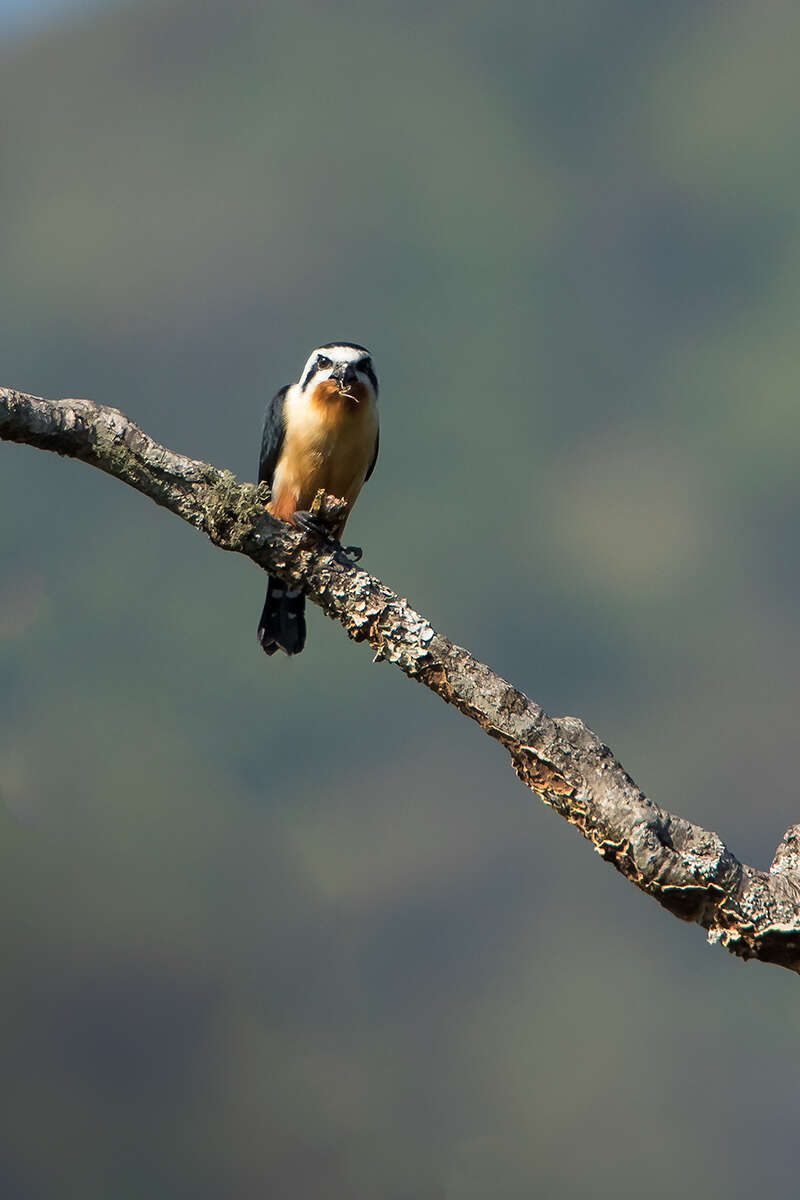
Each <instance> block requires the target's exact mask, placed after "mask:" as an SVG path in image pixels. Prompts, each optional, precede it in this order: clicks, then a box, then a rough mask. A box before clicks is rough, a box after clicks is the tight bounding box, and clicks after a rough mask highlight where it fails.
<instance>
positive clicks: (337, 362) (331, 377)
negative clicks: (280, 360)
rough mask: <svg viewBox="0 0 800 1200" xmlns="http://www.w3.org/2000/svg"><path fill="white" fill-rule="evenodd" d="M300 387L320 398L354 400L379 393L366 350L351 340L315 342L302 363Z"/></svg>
mask: <svg viewBox="0 0 800 1200" xmlns="http://www.w3.org/2000/svg"><path fill="white" fill-rule="evenodd" d="M300 387H301V388H302V389H303V391H304V392H309V393H313V394H315V395H316V396H317V397H319V398H321V399H324V398H333V397H347V398H348V399H349V400H351V401H353V402H355V403H356V404H360V403H363V402H367V401H369V400H370V399H372V400H376V399H377V396H378V379H377V376H376V374H375V369H374V367H373V365H372V359H371V357H370V353H369V350H365V348H364V347H363V346H357V345H356V344H355V343H354V342H329V343H328V345H326V346H318V347H317V349H316V350H314V351H313V352H312V353H311V354H310V355H309V358H308V361H307V363H306V365H305V366H304V367H303V373H302V375H301V376H300Z"/></svg>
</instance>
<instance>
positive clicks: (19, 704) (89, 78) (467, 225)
mask: <svg viewBox="0 0 800 1200" xmlns="http://www.w3.org/2000/svg"><path fill="white" fill-rule="evenodd" d="M21 7H23V6H20V5H8V6H7V7H6V8H5V9H4V10H3V12H2V13H0V33H2V50H0V65H1V66H2V71H0V104H1V105H2V112H3V120H2V126H1V127H0V164H1V168H2V169H1V170H0V278H1V279H2V284H3V286H2V294H1V295H0V306H1V308H2V317H1V318H0V330H1V331H2V333H1V335H0V382H1V383H2V384H4V385H9V386H14V387H18V388H20V389H22V390H25V391H29V392H34V393H37V394H40V395H46V396H52V397H58V396H89V397H91V398H92V399H95V400H97V401H100V402H102V403H107V404H112V405H114V406H116V407H119V408H121V409H123V411H125V412H126V413H127V414H128V415H130V416H131V417H132V418H133V419H134V420H136V421H138V422H139V423H140V424H141V425H143V426H144V428H145V429H147V430H148V432H150V433H151V434H153V435H154V436H155V437H157V438H159V439H161V440H162V441H164V442H166V443H167V444H168V445H169V446H171V447H172V448H173V449H175V450H179V451H183V452H185V453H187V454H190V455H193V456H198V457H202V458H206V459H210V460H212V461H214V462H215V463H217V464H218V465H220V466H225V467H229V468H231V469H232V470H233V471H235V472H236V474H237V475H238V476H239V477H240V478H243V479H253V478H254V476H255V472H256V463H257V456H258V444H259V438H260V424H261V417H262V411H263V404H264V401H265V399H266V397H267V396H268V395H271V393H272V392H273V391H274V390H275V389H276V388H277V387H278V386H279V385H280V384H282V383H284V382H286V381H287V380H290V379H293V378H295V377H296V374H297V372H298V371H299V369H300V366H301V365H302V362H303V361H304V359H305V357H306V355H307V354H308V352H309V351H310V350H311V348H312V347H313V346H315V345H317V344H318V343H320V342H325V341H330V340H332V339H336V338H345V339H352V340H356V341H359V342H363V343H364V344H366V345H368V346H369V347H370V348H371V349H372V351H373V353H374V356H375V361H376V364H377V366H378V370H379V372H380V375H381V380H382V422H383V430H382V454H381V459H380V461H379V464H378V469H377V471H376V473H375V475H374V477H373V480H372V481H371V483H370V484H369V487H368V489H367V490H366V491H365V493H364V495H363V497H362V500H361V502H360V505H359V507H358V509H357V510H356V514H355V516H354V518H353V520H352V521H351V523H350V527H349V530H348V532H349V533H350V534H351V536H352V539H353V540H354V541H356V542H359V543H361V544H363V545H364V547H365V548H366V554H365V565H366V566H367V567H368V569H370V570H371V571H373V572H375V573H376V574H378V575H380V576H381V577H382V578H384V579H385V580H386V582H387V583H388V584H390V585H392V586H394V587H396V588H397V589H398V590H399V591H401V592H402V594H404V595H407V596H408V597H409V599H410V600H411V601H412V603H414V604H415V605H416V606H417V607H418V608H420V609H421V610H422V611H423V612H424V613H425V614H426V616H428V617H429V618H430V619H431V620H432V621H433V622H434V624H435V625H437V626H438V627H439V628H441V629H442V630H443V631H444V632H446V633H447V634H448V635H449V636H451V637H453V638H455V639H456V640H457V641H459V642H462V643H464V644H465V645H467V646H469V647H470V648H471V649H472V650H473V651H474V652H475V653H476V654H478V655H479V656H480V657H482V658H484V659H486V660H487V661H489V662H490V663H492V665H493V666H495V667H496V668H497V669H498V670H500V671H501V672H502V673H504V674H505V675H507V676H508V677H509V678H510V679H512V680H513V681H514V682H515V683H516V684H517V685H518V686H520V687H522V688H524V689H525V690H526V691H528V692H529V694H531V695H532V696H533V697H535V698H536V699H537V700H538V701H540V702H541V703H542V704H544V706H545V707H546V708H547V709H549V710H550V711H551V712H557V713H560V712H571V713H576V714H578V715H580V716H582V717H583V718H584V719H586V720H587V721H588V722H589V724H590V725H591V726H592V727H593V728H594V729H596V731H597V732H598V733H599V734H600V735H601V736H602V737H603V738H604V739H605V740H607V741H608V742H609V743H610V745H611V746H612V747H613V748H614V750H615V751H616V752H617V753H618V754H619V755H620V757H621V758H622V760H623V762H624V763H625V765H626V767H627V768H628V769H629V770H630V771H631V772H632V773H633V774H634V776H635V778H636V779H637V781H638V782H639V783H640V785H641V786H642V787H643V788H645V789H646V790H647V791H648V792H649V793H650V794H651V795H652V796H653V797H654V798H655V799H656V800H658V801H659V802H660V803H661V804H663V805H665V806H666V807H668V808H671V809H673V810H674V811H677V812H680V813H681V814H683V815H685V816H688V817H690V818H691V819H692V820H694V821H697V822H699V823H702V824H704V825H707V826H709V827H711V828H713V829H716V830H718V831H719V832H720V833H721V835H722V836H723V837H724V838H725V839H726V840H727V841H728V842H729V844H730V845H731V847H732V849H733V850H734V852H735V853H737V854H738V855H739V856H740V857H743V858H745V859H746V860H747V861H750V862H752V863H754V864H755V865H758V866H761V867H765V866H766V865H767V864H768V863H769V860H770V857H771V855H772V852H773V850H774V847H775V845H776V844H777V842H778V840H779V838H780V836H781V835H782V833H783V831H784V829H785V828H786V826H787V825H788V824H790V823H791V822H793V821H796V820H797V819H798V816H799V815H800V814H798V807H797V796H796V787H797V785H796V762H795V760H796V755H797V746H798V737H797V693H798V688H799V687H800V682H799V681H800V618H799V617H798V604H797V597H798V593H799V592H800V552H799V551H798V541H797V537H796V527H797V517H796V513H797V509H798V504H800V480H799V479H798V471H797V463H798V456H799V455H800V414H799V413H798V404H797V386H798V378H799V376H800V372H799V371H798V366H797V345H798V332H797V330H798V315H797V314H798V306H799V305H800V217H799V216H798V214H799V213H800V158H798V154H797V130H798V124H799V123H800V92H799V91H798V87H797V59H798V52H799V51H800V8H798V6H797V5H796V4H794V3H791V2H790V0H771V2H770V3H768V4H763V3H756V2H755V0H748V2H743V0H731V2H730V3H728V4H724V5H723V4H716V5H711V4H702V5H701V4H697V3H690V2H689V0H669V2H666V3H662V4H658V5H657V4H652V3H642V2H641V0H608V2H606V3H603V4H598V3H596V2H594V0H559V2H556V0H550V2H549V3H525V2H524V0H496V2H495V3H494V4H492V5H489V4H477V3H474V2H471V0H463V2H462V3H460V4H457V3H455V2H454V0H449V2H444V3H436V4H433V5H428V4H425V5H423V4H420V3H416V2H415V0H404V3H402V4H401V3H387V2H384V3H375V2H374V0H373V2H372V3H366V2H359V0H346V2H344V3H340V4H337V5H332V4H322V3H314V2H312V0H299V2H295V3H288V2H286V0H280V2H278V3H274V4H265V3H260V2H257V0H227V2H226V3H221V2H220V3H211V2H205V3H201V2H200V0H141V2H139V3H128V4H124V3H120V4H116V5H115V4H112V3H107V4H105V5H98V4H95V5H94V6H87V5H72V6H70V5H69V4H62V5H61V6H60V7H58V6H55V5H48V4H44V5H41V6H39V8H38V10H37V12H36V13H35V14H34V13H33V11H32V9H31V8H30V7H29V8H28V9H27V10H26V12H25V13H24V14H22V16H23V17H24V19H20V15H21V14H20V8H21ZM12 10H16V11H12ZM31 16H34V18H35V19H33V20H30V19H28V18H29V17H31ZM0 556H1V559H2V574H1V575H0V637H1V638H2V640H0V793H1V799H2V803H1V804H0V938H1V939H2V940H1V942H0V944H1V945H2V956H3V967H2V975H1V976H0V977H1V978H2V983H1V984H0V1014H1V1017H2V1037H1V1038H0V1078H2V1085H1V1088H2V1091H1V1092H0V1094H1V1095H2V1100H0V1110H2V1111H1V1114H0V1115H1V1116H2V1119H1V1120H0V1195H2V1197H3V1198H4V1200H17V1198H24V1200H29V1198H31V1200H32V1198H39V1197H43V1198H47V1200H50V1198H53V1200H55V1198H58V1200H62V1198H63V1197H65V1196H69V1197H72V1196H76V1197H78V1196H79V1197H81V1200H95V1198H97V1200H107V1198H108V1197H113V1198H114V1200H128V1198H130V1200H138V1198H139V1197H147V1198H148V1200H162V1198H163V1200H173V1198H180V1197H187V1198H189V1197H191V1198H192V1200H198V1198H199V1200H205V1198H208V1200H212V1198H213V1200H217V1198H219V1197H223V1196H236V1197H244V1198H250V1197H253V1198H254V1200H255V1198H256V1197H264V1196H269V1197H276V1198H283V1197H286V1198H289V1197H292V1198H296V1197H299V1198H305V1197H317V1196H318V1197H325V1198H326V1200H328V1198H333V1200H337V1198H339V1197H342V1198H343V1200H344V1198H350V1197H356V1198H359V1200H360V1198H362V1197H363V1198H365V1200H366V1198H372V1197H382V1198H384V1197H385V1198H386V1200H483V1198H488V1197H492V1198H498V1200H521V1198H523V1197H531V1196H548V1197H550V1196H552V1197H558V1198H559V1200H561V1198H564V1200H571V1198H573V1197H574V1198H576V1200H577V1198H582V1197H586V1196H614V1197H619V1198H621V1200H625V1198H628V1197H631V1198H632V1197H638V1196H641V1195H642V1194H644V1193H645V1192H646V1194H647V1195H648V1196H649V1197H654V1198H656V1200H659V1198H661V1197H668V1196H673V1195H675V1194H676V1193H677V1192H680V1193H686V1194H691V1195H700V1194H702V1195H706V1196H712V1197H713V1196H722V1195H725V1196H726V1197H729V1198H733V1200H736V1198H739V1197H742V1198H743V1197H746V1196H750V1195H751V1193H752V1190H753V1189H754V1188H757V1189H758V1190H759V1193H760V1194H763V1195H770V1194H772V1195H774V1194H777V1193H778V1191H779V1190H785V1189H787V1188H788V1189H789V1190H791V1188H792V1186H793V1184H792V1181H794V1186H796V1142H797V1122H798V1095H799V1094H800V1072H799V1071H798V1066H799V1065H800V1064H799V1063H798V1049H799V1048H800V1020H799V1019H798V1000H797V997H798V991H797V981H796V979H795V978H794V977H793V976H792V975H790V974H789V973H787V972H782V971H779V970H777V969H775V968H767V967H763V966H760V965H744V964H742V963H740V962H738V961H736V960H734V959H733V958H731V957H729V956H728V955H727V954H725V953H724V952H723V951H721V950H719V949H709V948H707V947H706V946H705V943H704V938H703V935H702V932H701V931H700V930H698V929H697V928H695V927H691V926H685V925H682V924H681V923H679V922H677V921H676V920H674V919H673V918H672V917H670V916H668V915H667V914H666V913H664V912H663V911H662V910H660V909H659V908H658V907H657V906H656V905H655V904H653V903H652V902H651V901H650V900H647V899H646V898H645V897H643V896H641V895H639V894H638V893H637V892H635V891H634V890H633V889H632V888H631V887H630V886H629V885H628V884H626V883H625V882H624V881H622V880H621V879H620V878H619V877H618V876H616V875H615V874H614V873H613V872H612V871H611V870H610V869H609V868H608V867H607V866H605V865H604V864H603V863H601V862H600V860H599V859H598V858H597V856H596V855H595V854H593V853H592V852H591V850H590V848H589V847H588V846H587V844H586V843H585V842H583V841H582V840H581V839H580V838H579V837H578V836H576V834H575V832H574V831H573V830H571V829H569V828H568V827H567V826H566V825H565V824H563V823H562V822H561V821H560V820H559V819H557V818H556V817H555V816H554V815H553V814H552V813H550V812H549V811H548V810H546V809H545V808H543V807H542V806H541V805H540V804H539V803H538V801H536V800H535V799H534V798H533V797H532V796H531V795H529V794H528V793H527V792H526V791H525V790H524V789H523V788H522V787H521V786H520V785H519V784H518V783H517V782H516V781H515V778H514V776H513V774H512V772H511V770H510V769H509V766H508V763H507V761H506V759H505V756H504V754H503V753H502V752H501V751H500V749H499V748H498V747H496V746H495V745H493V744H492V743H491V742H490V741H489V740H488V739H486V738H485V737H483V736H482V735H481V734H480V733H479V731H478V730H477V729H476V728H475V727H473V726H470V725H469V724H468V723H467V722H466V721H464V719H463V718H462V717H460V716H458V715H457V714H456V713H455V712H453V711H449V710H448V709H446V708H445V706H444V705H443V704H441V702H440V701H438V700H436V699H435V698H434V697H432V696H431V695H429V694H428V693H426V692H425V691H424V690H423V689H421V688H417V687H413V686H411V685H410V684H409V683H408V682H407V681H406V680H404V679H403V678H402V677H401V676H400V675H399V674H398V673H397V672H396V671H394V670H392V669H391V668H389V667H387V666H385V665H382V666H373V665H372V663H371V657H370V654H369V651H368V650H367V648H365V647H354V646H352V645H351V644H349V643H348V642H347V640H346V638H345V636H344V635H343V633H342V631H341V630H340V629H339V628H338V627H336V626H334V625H333V624H331V623H330V622H328V621H326V620H325V618H324V617H323V616H322V615H321V614H320V613H319V612H318V610H313V611H312V613H311V621H310V637H309V646H308V650H307V652H306V653H305V654H304V655H303V656H302V657H301V658H299V659H297V660H295V661H292V662H288V661H285V660H283V659H282V660H281V661H275V660H271V661H268V660H267V659H265V658H264V656H263V655H262V654H260V652H259V651H258V648H257V645H256V640H255V626H256V621H257V618H258V614H259V611H260V607H261V603H262V599H263V586H264V579H263V575H262V574H261V573H260V572H259V571H258V570H257V569H256V568H255V567H254V566H253V565H252V564H251V563H248V562H246V561H244V560H239V559H236V558H234V557H229V556H226V555H223V554H221V553H219V551H218V550H216V549H214V548H213V547H212V546H211V545H210V544H209V543H208V542H207V541H205V540H204V539H203V538H201V537H198V536H197V535H196V534H195V533H194V532H192V531H191V530H190V529H189V528H188V527H187V526H186V525H183V524H181V523H180V522H179V521H177V520H176V519H175V518H173V517H171V516H170V515H168V514H166V513H164V512H163V511H161V510H159V509H157V508H156V507H155V506H153V505H151V504H150V503H149V502H148V501H146V500H145V499H144V498H143V497H141V496H140V495H137V494H136V493H134V492H133V491H131V490H129V489H126V488H124V487H122V486H120V485H119V484H117V483H115V482H114V481H112V480H110V479H108V478H107V477H105V476H103V475H101V474H100V473H99V472H97V471H93V470H89V469H87V468H86V467H84V466H82V465H80V464H77V463H75V462H71V461H66V460H61V459H58V458H56V457H53V456H50V455H47V454H44V453H42V452H39V451H34V450H31V449H28V448H25V447H18V446H10V445H6V444H0Z"/></svg>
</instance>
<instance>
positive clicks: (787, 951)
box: [0, 389, 800, 972]
mask: <svg viewBox="0 0 800 1200" xmlns="http://www.w3.org/2000/svg"><path fill="white" fill-rule="evenodd" d="M0 437H2V438H3V439H5V440H7V441H12V442H22V443H26V444H27V445H30V446H38V447H39V448H40V449H43V450H53V451H55V452H56V453H58V454H66V455H69V456H70V457H72V458H79V459H83V461H84V462H88V463H90V464H91V465H92V466H95V467H99V468H100V469H101V470H102V471H106V472H107V473H108V474H109V475H114V476H115V477H116V478H117V479H121V480H122V482H123V483H127V484H130V486H131V487H134V488H136V489H137V490H138V491H140V492H143V493H144V494H145V495H146V496H149V497H150V498H151V500H155V502H156V503H157V504H161V505H163V506H164V507H165V508H168V509H170V510H171V511H172V512H174V513H176V514H177V515H178V516H179V517H182V518H183V520H184V521H188V522H189V524H190V525H194V526H195V528H196V529H200V530H202V532H203V533H205V534H207V535H208V537H209V538H210V539H211V541H212V542H214V544H215V545H217V546H220V547H221V548H222V549H223V550H234V551H236V552H237V553H239V554H244V555H246V556H247V557H248V558H251V559H252V560H253V561H254V562H256V563H258V565H259V566H261V567H263V568H264V569H265V570H269V571H270V572H272V573H273V574H275V575H279V576H281V577H282V578H283V579H284V580H286V581H287V582H289V583H291V584H292V585H294V586H295V587H298V586H302V587H303V588H304V589H305V591H306V593H307V595H308V596H309V597H310V599H311V600H313V601H314V603H315V604H318V605H319V606H320V607H321V608H322V609H324V611H325V612H326V613H327V614H328V616H330V617H333V618H334V619H335V620H337V621H339V622H340V624H342V625H343V626H344V628H345V630H346V631H347V633H348V634H349V636H350V637H351V638H353V639H354V640H355V641H368V642H369V643H370V645H371V646H372V647H373V649H374V650H375V655H376V659H386V660H388V661H389V662H392V663H395V664H396V665H397V666H398V667H399V668H400V670H401V671H403V672H404V673H405V674H406V675H408V676H409V678H411V679H416V680H418V681H419V682H420V683H423V684H425V686H426V687H428V688H430V689H431V691H434V692H436V693H437V695H439V696H441V697H442V699H443V700H446V701H447V702H448V704H453V705H455V707H456V708H458V709H459V710H460V711H461V712H462V713H464V714H465V716H467V717H469V718H470V719H471V720H473V721H475V722H477V724H478V725H480V726H481V728H482V729H484V730H485V731H486V733H488V734H489V736H490V737H492V738H495V739H496V740H497V741H498V742H500V743H501V744H502V745H503V746H505V748H506V749H507V750H508V752H509V754H510V756H511V762H512V764H513V767H514V770H515V771H516V773H517V775H518V776H519V778H520V779H521V780H522V782H523V783H525V784H526V785H527V786H528V787H529V788H531V790H532V791H534V792H536V793H537V794H538V795H539V796H541V798H542V800H544V802H545V803H546V804H549V805H551V806H552V807H553V808H555V809H556V810H557V811H558V812H559V813H560V814H561V815H562V816H563V817H565V818H566V820H567V821H569V822H571V824H573V825H576V826H577V827H578V829H579V830H580V831H581V833H583V834H584V836H585V837H586V838H588V840H589V841H590V842H592V844H593V845H594V847H595V849H596V850H597V851H598V853H599V854H600V855H601V856H602V857H603V858H604V859H605V860H606V861H607V862H610V863H612V864H613V865H614V866H615V867H616V868H617V870H618V871H619V872H620V873H621V874H622V875H624V876H625V878H626V879H629V880H630V881H631V882H632V883H634V884H636V886H637V887H638V888H640V889H641V890H642V891H643V892H647V894H648V895H650V896H653V897H654V898H655V899H656V900H658V901H659V903H660V904H662V905H663V906H664V907H665V908H667V909H669V911H670V912H672V913H674V914H675V915H676V916H678V917H681V918H683V919H684V920H687V921H696V922H697V923H698V924H699V925H702V926H703V928H704V929H706V930H707V931H708V938H709V941H712V942H721V943H722V944H723V945H724V946H726V947H727V948H728V949H729V950H730V951H731V952H732V953H734V954H737V955H739V956H740V957H741V958H757V959H760V960H761V961H762V962H771V963H777V964H778V965H780V966H783V967H788V968H789V969H790V970H792V971H797V972H800V824H798V825H793V826H792V827H791V828H790V829H789V830H788V831H787V833H786V835H785V836H784V838H783V840H782V841H781V843H780V845H779V846H778V849H777V851H776V853H775V857H774V859H773V862H772V866H771V867H770V870H769V872H763V871H757V870H755V868H753V867H749V866H746V865H745V864H744V863H741V862H739V860H738V859H736V858H735V857H734V855H733V854H732V853H731V852H730V850H729V849H728V848H727V846H726V845H725V843H724V842H723V841H722V839H721V838H720V837H719V836H718V835H717V834H716V833H712V832H710V831H708V830H706V829H702V828H700V826H698V825H693V824H692V823H691V822H690V821H687V820H685V819H684V818H683V817H678V816H674V815H673V814H672V813H669V812H667V811H665V810H664V809H662V808H659V807H658V806H657V805H656V804H654V803H653V801H652V800H649V799H648V798H647V797H646V796H644V795H643V793H642V792H641V791H640V790H639V789H638V787H637V786H636V784H635V783H634V782H633V780H632V779H631V778H630V776H629V775H628V774H627V773H626V771H625V770H624V768H623V767H622V765H621V764H620V763H619V762H617V760H616V759H615V758H614V756H613V754H612V753H611V751H610V750H609V749H608V747H607V746H605V745H603V743H602V742H601V741H600V739H599V738H598V737H597V736H596V735H595V734H594V733H592V732H591V730H589V729H587V728H586V726H585V725H584V724H583V722H582V721H579V720H578V719H577V718H575V717H550V716H548V715H547V713H545V712H544V711H543V710H542V709H541V708H540V707H539V705H538V704H536V703H535V702H534V701H532V700H529V699H528V697H527V696H525V695H524V694H523V693H522V692H519V691H517V689H516V688H515V687H513V686H512V685H511V684H509V683H507V682H506V680H504V679H501V677H500V676H499V675H496V674H495V673H494V671H492V670H490V668H489V667H487V666H485V665H484V664H483V663H481V662H478V661H477V660H476V659H474V658H473V657H472V655H471V654H469V653H468V651H466V650H464V649H463V648H462V647H461V646H456V645H454V644H453V643H452V642H450V641H448V639H447V638H446V637H444V636H442V634H439V633H437V632H436V631H435V630H434V629H433V628H432V627H431V626H430V624H429V623H428V622H427V621H426V620H425V618H424V617H423V616H421V615H420V614H419V613H418V612H415V611H414V609H412V608H411V607H410V606H409V605H408V604H407V603H406V601H405V600H402V599H401V598H400V597H399V596H397V595H396V594H395V593H394V592H392V591H390V590H389V588H387V587H385V586H384V584H382V583H381V582H380V580H378V579H375V578H374V577H373V576H371V575H369V574H368V573H367V572H366V571H362V570H360V569H359V568H357V567H355V566H353V565H352V564H351V563H350V562H349V561H346V560H344V559H342V557H341V556H338V557H337V556H336V555H333V554H330V553H327V552H325V551H323V550H322V549H320V547H319V546H318V545H314V544H311V543H309V540H308V539H307V538H304V537H303V536H302V535H300V534H298V533H297V532H296V531H295V530H294V529H292V528H291V527H290V526H288V525H285V524H283V523H281V522H279V521H275V520H274V519H273V518H272V517H270V516H269V514H268V513H267V512H266V511H265V508H264V501H265V499H266V497H267V495H268V493H267V492H266V490H265V488H264V485H261V486H260V488H256V487H255V486H254V485H253V484H250V483H237V482H236V480H235V479H234V477H233V476H232V475H231V474H230V472H228V471H221V470H218V469H217V468H216V467H214V466H211V465H210V464H209V463H204V462H195V461H194V460H193V459H190V458H185V457H184V456H183V455H180V454H174V453H173V452H172V451H171V450H167V449H166V448H165V447H164V446H161V445H159V444H158V443H157V442H155V441H153V439H152V438H150V437H148V436H147V434H146V433H144V432H143V431H142V430H141V429H139V427H138V426H137V425H134V424H133V422H132V421H129V420H128V418H127V417H125V416H123V414H122V413H120V412H118V411H117V410H116V409H114V408H105V407H102V406H101V405H98V404H92V403H91V402H90V401H88V400H58V401H53V400H42V399H39V398H37V397H35V396H27V395H24V394H23V393H21V392H15V391H10V390H7V389H0Z"/></svg>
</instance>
